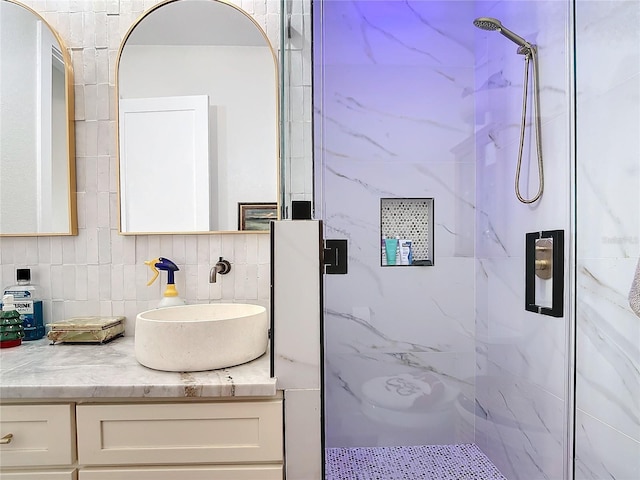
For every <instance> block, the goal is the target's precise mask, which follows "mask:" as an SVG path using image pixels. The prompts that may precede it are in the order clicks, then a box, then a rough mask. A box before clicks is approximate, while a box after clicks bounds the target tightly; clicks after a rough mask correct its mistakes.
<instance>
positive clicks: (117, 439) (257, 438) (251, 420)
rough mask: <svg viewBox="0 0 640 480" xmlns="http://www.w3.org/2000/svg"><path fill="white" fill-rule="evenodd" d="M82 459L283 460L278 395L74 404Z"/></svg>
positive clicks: (92, 462)
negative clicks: (225, 399)
mask: <svg viewBox="0 0 640 480" xmlns="http://www.w3.org/2000/svg"><path fill="white" fill-rule="evenodd" d="M76 415H77V419H78V461H79V463H80V464H81V465H122V464H128V465H141V464H146V465H167V464H174V465H175V464H185V463H203V464H213V463H227V464H229V463H245V462H253V463H270V462H282V458H283V454H282V450H283V441H282V400H280V399H278V400H266V401H246V402H244V401H237V402H228V403H227V402H214V403H177V404H117V405H107V404H105V405H89V404H87V405H78V407H77V409H76Z"/></svg>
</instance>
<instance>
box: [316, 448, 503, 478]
mask: <svg viewBox="0 0 640 480" xmlns="http://www.w3.org/2000/svg"><path fill="white" fill-rule="evenodd" d="M325 453H326V466H325V467H326V477H325V479H326V480H418V479H429V480H506V478H505V477H504V476H503V475H502V474H501V473H500V472H499V471H498V469H497V468H496V467H495V466H494V465H493V463H491V461H490V460H489V459H488V458H487V456H486V455H485V454H484V453H482V452H481V451H480V449H479V448H478V447H477V446H476V445H473V444H462V445H419V446H413V447H366V448H365V447H360V448H328V449H327V450H326V452H325Z"/></svg>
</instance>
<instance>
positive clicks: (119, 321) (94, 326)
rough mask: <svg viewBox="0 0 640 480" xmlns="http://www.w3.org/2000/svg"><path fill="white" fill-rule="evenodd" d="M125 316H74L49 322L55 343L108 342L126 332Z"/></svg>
mask: <svg viewBox="0 0 640 480" xmlns="http://www.w3.org/2000/svg"><path fill="white" fill-rule="evenodd" d="M124 320H125V317H74V318H69V319H67V320H62V321H60V322H55V323H49V324H48V325H47V326H49V327H50V328H51V330H50V331H49V333H47V338H48V339H49V340H51V341H52V342H53V343H56V342H58V343H106V342H108V341H110V340H113V339H114V338H116V337H119V336H120V335H123V334H124Z"/></svg>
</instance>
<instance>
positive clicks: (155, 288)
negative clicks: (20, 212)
mask: <svg viewBox="0 0 640 480" xmlns="http://www.w3.org/2000/svg"><path fill="white" fill-rule="evenodd" d="M23 3H25V4H26V5H28V6H30V7H31V8H33V9H34V10H35V11H37V12H38V13H40V14H41V15H42V16H43V17H44V18H45V19H46V20H47V22H49V24H50V25H51V26H52V27H53V28H54V29H55V30H57V31H58V33H59V34H60V36H61V38H62V39H63V41H64V42H65V44H66V47H67V48H68V49H69V50H70V53H71V57H72V63H73V69H74V84H75V88H74V92H75V128H76V132H75V133H76V145H75V148H76V176H77V203H78V227H79V228H78V235H77V236H72V237H0V283H1V284H2V286H3V287H4V286H6V285H10V284H13V283H15V270H16V269H17V268H24V267H28V268H31V270H32V279H33V282H34V283H37V284H38V285H39V286H40V287H41V296H42V298H43V300H44V311H45V318H46V321H47V322H52V321H58V320H62V319H64V318H68V317H72V316H79V315H125V316H126V317H127V325H126V333H127V335H132V334H133V333H134V325H135V316H136V314H137V313H138V312H140V311H142V310H146V309H148V308H153V307H154V306H155V305H156V304H157V302H158V301H159V299H160V297H161V295H162V291H163V289H164V285H165V283H166V276H165V275H164V274H163V275H162V277H165V278H162V279H161V280H162V281H161V282H159V281H156V282H155V283H154V284H153V285H152V286H150V287H147V286H146V284H147V281H148V280H149V279H150V270H149V268H148V267H147V266H146V265H145V264H144V261H145V260H149V259H152V258H156V257H158V256H164V257H168V258H170V259H171V260H173V261H174V262H175V263H176V264H177V265H178V266H179V268H180V271H179V272H177V274H176V287H177V289H178V291H179V292H180V295H181V297H183V298H184V299H185V300H186V301H187V302H189V303H206V302H209V301H214V302H215V301H230V302H248V303H256V304H261V305H265V306H268V304H269V294H270V293H269V276H270V251H269V235H266V234H234V235H223V234H212V235H161V236H160V235H147V236H123V235H120V234H119V233H118V198H117V195H118V193H117V173H116V172H117V170H116V169H117V167H116V161H117V157H116V122H115V99H116V95H115V78H116V75H115V67H116V60H117V56H118V50H119V48H120V43H121V41H122V39H123V37H124V35H125V34H126V32H127V31H128V30H129V28H130V27H131V25H132V24H133V22H135V20H136V19H137V18H139V17H140V15H142V13H143V12H144V11H146V10H147V9H149V8H150V7H152V6H154V5H156V4H157V3H159V1H158V0H94V1H83V0H60V1H51V0H31V1H28V0H25V1H24V2H23ZM231 3H234V4H235V5H238V6H240V7H242V8H243V9H244V10H245V11H247V12H248V13H250V14H251V15H252V16H253V17H254V18H255V20H256V21H257V22H258V24H259V25H260V26H261V27H262V28H263V29H265V31H266V32H267V35H268V37H269V40H270V41H271V44H272V46H273V47H274V49H276V50H278V49H279V47H280V0H234V1H232V2H231ZM309 3H310V2H309V1H308V0H304V1H298V0H296V1H294V2H293V9H294V14H295V16H296V19H297V20H296V24H295V26H294V27H293V28H294V29H296V30H297V29H300V31H298V32H297V35H298V38H299V39H300V42H299V44H298V46H297V49H298V50H300V52H296V54H297V55H299V57H300V58H299V59H298V60H297V63H296V64H293V65H292V66H295V65H299V64H304V65H306V66H307V72H306V73H304V74H300V73H299V72H298V73H295V74H292V75H291V82H292V83H290V85H291V87H292V89H294V90H299V91H300V92H302V91H304V90H307V91H308V92H310V90H311V77H310V65H311V62H310V56H311V55H310V48H311V40H310V27H309V26H310V22H308V21H306V20H304V21H303V20H302V17H305V16H306V17H308V16H310V7H309V6H308V4H309ZM305 29H306V30H305ZM303 50H304V52H303ZM302 57H304V58H302ZM305 79H306V80H305ZM304 81H306V83H305V84H304V85H303V82H304ZM299 96H301V100H304V101H306V102H308V105H305V106H304V107H302V111H301V112H292V114H291V115H289V117H288V119H287V121H288V124H289V125H290V126H291V128H292V129H295V130H300V131H303V130H304V128H303V125H304V124H305V122H306V123H308V125H306V128H307V129H309V131H310V119H305V117H304V115H305V113H304V112H310V108H311V107H310V105H311V100H310V96H309V95H302V94H299ZM307 117H309V113H307ZM304 138H306V140H307V144H306V146H305V145H303V144H302V142H303V140H304ZM288 142H289V143H290V145H291V146H289V147H288V148H289V149H290V150H291V151H292V152H296V158H297V159H299V160H300V162H306V163H308V166H307V167H305V168H302V169H299V170H302V172H301V175H305V174H306V175H307V176H308V179H306V180H305V179H297V180H296V181H292V182H291V183H295V184H297V185H298V184H300V185H304V186H305V187H304V188H307V189H308V190H307V192H311V185H310V183H311V175H310V173H309V172H310V169H311V154H310V153H305V152H310V148H311V136H310V134H309V135H306V136H305V135H302V134H300V135H294V136H292V137H291V138H289V139H288ZM291 142H293V143H291ZM296 142H298V143H297V144H296ZM301 188H303V187H301ZM305 198H310V194H308V195H306V196H305ZM220 256H223V257H225V258H226V259H228V260H229V261H230V262H231V264H232V266H233V269H232V271H231V273H230V274H228V275H226V276H221V277H219V278H218V281H217V282H216V283H214V284H210V283H209V270H210V268H211V266H212V265H214V264H215V263H216V261H217V260H218V257H220Z"/></svg>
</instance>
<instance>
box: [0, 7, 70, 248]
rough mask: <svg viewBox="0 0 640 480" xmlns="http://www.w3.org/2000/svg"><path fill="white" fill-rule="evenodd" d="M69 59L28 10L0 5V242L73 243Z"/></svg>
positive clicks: (45, 26) (40, 20)
mask: <svg viewBox="0 0 640 480" xmlns="http://www.w3.org/2000/svg"><path fill="white" fill-rule="evenodd" d="M72 89H73V79H72V71H71V59H70V58H69V54H68V53H67V50H66V48H65V47H64V46H63V44H62V41H61V39H60V37H59V36H58V34H57V33H56V32H55V31H53V29H52V28H51V27H50V26H49V25H48V24H47V23H46V22H45V21H44V19H43V18H42V17H41V16H40V15H39V14H37V13H36V12H35V11H33V10H32V9H30V8H29V7H27V6H25V5H22V4H20V3H17V2H14V1H13V0H3V1H2V2H0V235H15V236H18V235H20V236H30V235H75V234H76V233H77V223H76V209H75V193H76V192H75V158H74V148H73V93H72V92H73V90H72Z"/></svg>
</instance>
